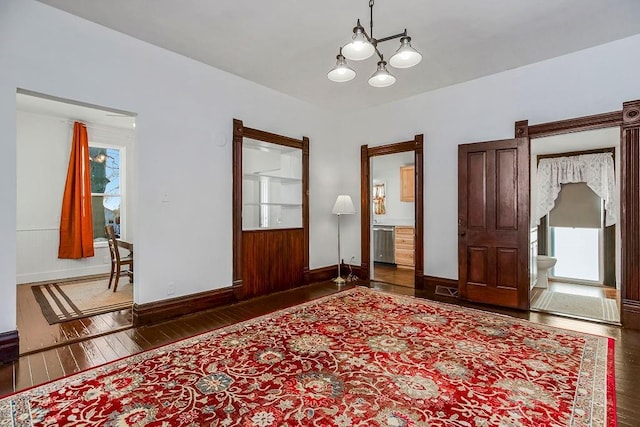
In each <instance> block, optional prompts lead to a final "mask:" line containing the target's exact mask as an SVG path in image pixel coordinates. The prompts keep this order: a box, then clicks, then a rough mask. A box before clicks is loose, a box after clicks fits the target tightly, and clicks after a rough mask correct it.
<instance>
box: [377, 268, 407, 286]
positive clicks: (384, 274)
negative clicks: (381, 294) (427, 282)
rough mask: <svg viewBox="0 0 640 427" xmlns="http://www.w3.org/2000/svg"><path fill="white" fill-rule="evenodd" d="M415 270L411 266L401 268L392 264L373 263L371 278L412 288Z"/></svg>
mask: <svg viewBox="0 0 640 427" xmlns="http://www.w3.org/2000/svg"><path fill="white" fill-rule="evenodd" d="M414 276H415V271H414V270H413V268H402V267H396V266H393V265H387V264H380V263H375V264H374V265H373V280H376V281H379V282H385V283H390V284H392V285H398V286H407V287H410V288H413V287H414V286H415V285H414V283H413V282H414V280H415V278H414Z"/></svg>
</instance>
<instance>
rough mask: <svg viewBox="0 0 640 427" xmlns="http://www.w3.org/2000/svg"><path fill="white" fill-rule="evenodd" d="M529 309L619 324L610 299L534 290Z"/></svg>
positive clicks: (614, 307) (613, 302)
mask: <svg viewBox="0 0 640 427" xmlns="http://www.w3.org/2000/svg"><path fill="white" fill-rule="evenodd" d="M531 308H532V309H536V310H543V311H549V312H552V313H558V314H570V315H574V316H579V317H584V318H589V319H595V320H603V321H605V322H617V323H619V322H620V312H619V310H618V304H617V303H616V300H615V299H611V298H597V297H588V296H584V295H573V294H565V293H560V292H552V291H548V290H546V289H538V288H534V289H533V298H532V301H531Z"/></svg>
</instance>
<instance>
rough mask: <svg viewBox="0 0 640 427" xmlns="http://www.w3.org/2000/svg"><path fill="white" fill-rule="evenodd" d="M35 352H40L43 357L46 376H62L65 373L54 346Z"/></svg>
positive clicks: (49, 377)
mask: <svg viewBox="0 0 640 427" xmlns="http://www.w3.org/2000/svg"><path fill="white" fill-rule="evenodd" d="M37 354H42V357H43V359H44V362H45V365H46V368H47V377H48V379H49V380H53V379H56V378H60V377H64V375H65V373H64V368H63V367H62V364H61V363H60V358H59V356H58V352H57V351H56V349H55V348H53V349H49V350H45V351H43V352H40V353H37Z"/></svg>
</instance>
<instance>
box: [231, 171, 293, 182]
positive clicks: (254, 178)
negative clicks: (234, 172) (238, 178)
mask: <svg viewBox="0 0 640 427" xmlns="http://www.w3.org/2000/svg"><path fill="white" fill-rule="evenodd" d="M262 178H267V179H268V180H269V181H272V182H279V183H282V184H296V183H301V182H302V178H293V177H287V176H277V175H269V174H265V173H246V174H244V175H243V176H242V179H246V180H249V181H260V179H262Z"/></svg>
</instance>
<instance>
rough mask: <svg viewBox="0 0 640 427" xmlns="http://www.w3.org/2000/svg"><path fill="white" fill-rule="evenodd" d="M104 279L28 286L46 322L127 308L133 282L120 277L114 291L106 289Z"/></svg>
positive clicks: (130, 301) (106, 281) (130, 298)
mask: <svg viewBox="0 0 640 427" xmlns="http://www.w3.org/2000/svg"><path fill="white" fill-rule="evenodd" d="M107 285H108V279H100V280H91V281H81V282H58V283H46V284H41V285H33V286H31V290H32V291H33V295H34V297H35V298H36V301H38V304H40V308H41V310H42V314H43V315H44V317H45V319H47V322H49V324H50V325H52V324H54V323H61V322H66V321H68V320H73V319H80V318H83V317H89V316H95V315H97V314H103V313H109V312H111V311H118V310H123V309H127V308H131V306H132V305H133V286H132V285H131V284H129V283H128V281H127V279H124V280H122V279H121V281H120V283H119V284H118V291H117V292H113V287H111V289H107Z"/></svg>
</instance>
